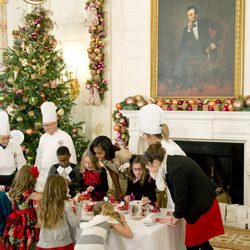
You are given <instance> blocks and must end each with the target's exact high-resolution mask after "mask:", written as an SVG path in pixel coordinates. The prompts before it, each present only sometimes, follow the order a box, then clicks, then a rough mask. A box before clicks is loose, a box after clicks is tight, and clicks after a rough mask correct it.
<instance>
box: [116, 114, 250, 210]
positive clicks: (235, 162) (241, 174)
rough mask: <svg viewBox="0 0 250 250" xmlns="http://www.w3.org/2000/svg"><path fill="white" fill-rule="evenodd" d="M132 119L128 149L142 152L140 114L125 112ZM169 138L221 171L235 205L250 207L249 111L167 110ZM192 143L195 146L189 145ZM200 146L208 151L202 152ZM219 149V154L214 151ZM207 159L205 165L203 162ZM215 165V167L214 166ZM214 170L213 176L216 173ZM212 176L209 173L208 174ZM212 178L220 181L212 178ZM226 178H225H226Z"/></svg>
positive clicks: (130, 121)
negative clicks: (213, 150)
mask: <svg viewBox="0 0 250 250" xmlns="http://www.w3.org/2000/svg"><path fill="white" fill-rule="evenodd" d="M121 112H122V113H123V115H125V116H126V117H127V118H128V119H129V128H128V129H129V134H130V140H129V150H130V151H131V152H133V153H141V152H142V151H143V147H144V146H143V145H142V142H141V132H140V129H139V120H138V111H128V110H122V111H121ZM165 113H166V115H165V121H166V123H167V124H168V126H169V130H170V137H171V138H172V139H173V140H175V141H176V142H177V143H179V144H180V146H181V147H182V148H183V150H184V151H185V152H186V153H187V155H188V156H190V157H192V158H194V160H196V161H197V162H198V163H199V164H200V165H203V167H205V168H207V169H205V170H206V171H207V170H208V169H209V166H205V165H206V164H208V163H209V164H210V168H211V165H213V167H214V168H218V169H220V171H222V172H223V173H222V174H224V175H225V176H226V182H225V180H223V182H225V184H223V185H226V186H227V187H228V188H229V191H230V196H231V198H232V202H233V203H239V204H244V205H247V206H250V112H216V111H211V112H209V111H207V112H206V111H192V112H188V111H186V112H185V111H165ZM189 143H191V144H193V145H195V144H196V146H192V147H190V146H188V144H189ZM201 147H207V149H206V150H208V152H205V153H200V152H198V153H197V152H193V151H194V150H195V148H196V151H200V149H201ZM214 148H216V150H215V151H216V152H218V154H217V153H216V152H211V150H212V149H214ZM202 160H205V163H202ZM215 164H216V165H215ZM218 169H215V171H214V175H216V174H217V170H218ZM209 174H210V175H211V170H210V173H209V171H208V175H209ZM213 178H217V177H216V176H213ZM223 178H225V177H223Z"/></svg>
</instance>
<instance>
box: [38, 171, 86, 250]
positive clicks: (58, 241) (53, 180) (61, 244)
mask: <svg viewBox="0 0 250 250" xmlns="http://www.w3.org/2000/svg"><path fill="white" fill-rule="evenodd" d="M81 209H82V203H78V204H77V206H76V215H75V214H74V212H73V209H72V206H71V203H70V202H69V201H68V200H67V185H66V180H65V179H64V178H63V177H62V176H60V175H51V176H49V177H48V179H47V181H46V184H45V188H44V192H43V195H42V199H41V201H40V203H39V205H38V209H37V217H38V225H39V227H40V228H41V231H40V236H39V241H38V243H37V247H36V250H44V249H60V250H73V249H74V243H73V240H72V238H71V235H70V227H73V228H76V227H77V226H78V225H79V222H80V216H81Z"/></svg>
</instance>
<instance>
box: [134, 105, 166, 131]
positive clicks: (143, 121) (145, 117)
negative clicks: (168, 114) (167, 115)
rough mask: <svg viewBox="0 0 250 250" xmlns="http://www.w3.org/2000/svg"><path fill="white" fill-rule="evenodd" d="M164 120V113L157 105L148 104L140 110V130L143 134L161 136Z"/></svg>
mask: <svg viewBox="0 0 250 250" xmlns="http://www.w3.org/2000/svg"><path fill="white" fill-rule="evenodd" d="M163 119H164V111H163V110H162V109H161V108H160V107H159V106H158V105H156V104H148V105H145V106H143V107H142V108H141V109H140V110H139V123H140V129H141V131H142V132H143V133H146V134H151V135H157V134H161V133H162V130H161V126H160V125H162V123H163Z"/></svg>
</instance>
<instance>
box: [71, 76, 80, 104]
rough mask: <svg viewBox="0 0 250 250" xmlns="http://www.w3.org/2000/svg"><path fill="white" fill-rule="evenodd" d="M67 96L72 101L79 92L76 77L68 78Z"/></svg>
mask: <svg viewBox="0 0 250 250" xmlns="http://www.w3.org/2000/svg"><path fill="white" fill-rule="evenodd" d="M69 87H70V88H69V92H70V95H69V98H70V100H72V101H74V100H75V99H76V98H77V97H78V95H79V93H80V84H79V82H78V80H77V79H70V81H69Z"/></svg>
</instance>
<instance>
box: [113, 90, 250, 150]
mask: <svg viewBox="0 0 250 250" xmlns="http://www.w3.org/2000/svg"><path fill="white" fill-rule="evenodd" d="M150 103H154V104H157V105H158V106H160V107H161V108H162V109H163V110H167V111H171V110H173V111H224V112H226V111H250V95H248V96H245V97H244V98H239V99H235V98H228V99H189V100H182V99H179V100H178V99H173V100H172V99H153V98H150V99H149V100H145V99H144V97H143V96H141V95H135V96H130V97H127V98H125V99H124V100H123V101H122V102H119V103H117V104H116V109H115V110H114V112H113V114H112V118H113V121H114V123H115V125H114V130H115V131H116V137H115V144H116V145H117V146H118V147H127V146H128V142H129V132H128V125H129V124H128V122H129V121H128V119H127V117H126V116H124V115H122V112H121V110H140V109H141V108H142V107H143V106H145V105H147V104H150Z"/></svg>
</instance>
